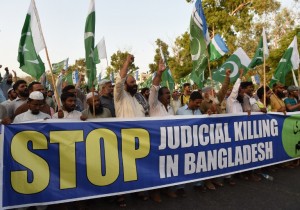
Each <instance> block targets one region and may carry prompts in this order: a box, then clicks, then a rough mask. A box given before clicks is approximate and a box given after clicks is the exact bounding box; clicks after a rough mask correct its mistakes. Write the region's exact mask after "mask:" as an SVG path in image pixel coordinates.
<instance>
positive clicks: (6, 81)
mask: <svg viewBox="0 0 300 210" xmlns="http://www.w3.org/2000/svg"><path fill="white" fill-rule="evenodd" d="M5 71H6V72H5V75H4V77H3V79H2V81H1V83H0V88H1V89H2V91H3V95H4V97H5V98H6V99H8V95H7V91H8V89H10V88H12V87H13V85H12V84H13V76H12V74H10V73H9V72H8V68H7V67H6V68H5ZM13 72H14V75H15V76H14V78H16V72H15V71H14V70H13Z"/></svg>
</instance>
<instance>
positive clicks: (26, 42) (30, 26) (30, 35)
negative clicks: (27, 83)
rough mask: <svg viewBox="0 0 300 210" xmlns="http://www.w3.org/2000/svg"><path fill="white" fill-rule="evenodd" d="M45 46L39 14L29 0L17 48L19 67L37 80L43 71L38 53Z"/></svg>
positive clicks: (43, 67)
mask: <svg viewBox="0 0 300 210" xmlns="http://www.w3.org/2000/svg"><path fill="white" fill-rule="evenodd" d="M45 47H46V44H45V42H44V37H43V33H42V28H41V26H40V19H39V15H38V12H37V9H36V6H35V2H34V0H31V3H30V6H29V10H28V12H27V15H26V19H25V23H24V25H23V28H22V34H21V39H20V43H19V50H18V62H19V63H20V69H22V71H24V72H26V73H27V74H29V75H31V76H32V77H34V78H36V79H37V80H38V79H39V78H40V77H41V76H42V74H43V73H44V72H45V65H44V63H43V61H42V59H41V58H40V56H39V55H38V53H39V52H40V51H41V50H43V49H44V48H45Z"/></svg>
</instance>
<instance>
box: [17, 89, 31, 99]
mask: <svg viewBox="0 0 300 210" xmlns="http://www.w3.org/2000/svg"><path fill="white" fill-rule="evenodd" d="M19 95H20V96H21V97H24V98H28V97H29V91H28V89H25V90H24V91H23V92H19Z"/></svg>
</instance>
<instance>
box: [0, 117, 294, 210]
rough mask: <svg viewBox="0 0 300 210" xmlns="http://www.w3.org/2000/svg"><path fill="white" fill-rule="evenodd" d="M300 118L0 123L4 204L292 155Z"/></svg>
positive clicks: (188, 178) (111, 191)
mask: <svg viewBox="0 0 300 210" xmlns="http://www.w3.org/2000/svg"><path fill="white" fill-rule="evenodd" d="M299 121H300V115H299V113H298V114H297V113H296V114H293V115H286V116H285V115H281V114H275V113H273V114H254V113H252V114H251V116H248V115H246V114H242V115H211V116H207V115H203V116H197V117H196V116H180V117H178V116H174V117H173V116H171V117H168V118H165V117H164V118H138V119H116V118H110V119H108V118H107V119H101V121H99V122H95V121H93V122H82V121H78V122H71V121H54V120H47V121H46V122H43V123H24V124H11V125H8V126H4V135H3V141H1V142H2V145H1V146H2V149H1V151H2V153H1V154H2V163H1V176H2V179H1V181H2V183H1V186H2V190H1V194H2V195H1V198H2V208H4V209H8V208H16V207H21V206H33V205H45V204H54V203H61V202H68V201H75V200H83V199H91V198H97V197H105V196H110V195H116V194H124V193H129V192H136V191H142V190H148V189H155V188H161V187H166V186H172V185H177V184H183V183H189V182H195V181H199V180H204V179H209V178H213V177H218V176H224V175H228V174H234V173H238V172H242V171H247V170H252V169H255V168H261V167H265V166H268V165H273V164H277V163H281V162H285V161H289V160H292V159H294V158H298V157H299V156H300V138H299V137H300V122H299ZM2 134H3V132H2Z"/></svg>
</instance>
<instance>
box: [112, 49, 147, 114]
mask: <svg viewBox="0 0 300 210" xmlns="http://www.w3.org/2000/svg"><path fill="white" fill-rule="evenodd" d="M133 62H134V57H133V55H130V54H129V55H128V56H127V58H126V61H125V63H124V65H123V67H122V68H121V70H120V74H119V75H118V77H117V78H116V85H115V89H114V102H115V109H116V116H117V117H119V118H132V117H145V116H146V115H148V103H147V101H146V100H145V99H144V97H143V96H142V95H141V94H140V93H137V85H136V80H135V79H134V77H133V76H132V75H127V71H128V67H129V66H130V65H131V64H132V63H133Z"/></svg>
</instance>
